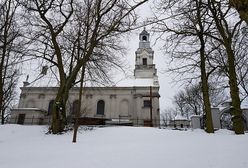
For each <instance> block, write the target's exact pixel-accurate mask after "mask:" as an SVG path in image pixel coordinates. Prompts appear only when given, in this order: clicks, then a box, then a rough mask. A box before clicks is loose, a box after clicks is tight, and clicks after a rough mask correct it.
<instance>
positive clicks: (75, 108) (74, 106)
mask: <svg viewBox="0 0 248 168" xmlns="http://www.w3.org/2000/svg"><path fill="white" fill-rule="evenodd" d="M78 110H79V100H75V101H74V102H73V103H72V115H76V114H77V113H78Z"/></svg>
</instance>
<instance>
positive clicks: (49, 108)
mask: <svg viewBox="0 0 248 168" xmlns="http://www.w3.org/2000/svg"><path fill="white" fill-rule="evenodd" d="M53 104H54V100H51V101H50V102H49V105H48V110H47V115H51V114H52V110H53Z"/></svg>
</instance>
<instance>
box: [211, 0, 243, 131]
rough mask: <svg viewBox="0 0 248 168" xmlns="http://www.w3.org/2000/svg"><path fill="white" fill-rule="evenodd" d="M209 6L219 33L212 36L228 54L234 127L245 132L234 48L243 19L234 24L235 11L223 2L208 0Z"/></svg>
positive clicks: (227, 69)
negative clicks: (230, 17)
mask: <svg viewBox="0 0 248 168" xmlns="http://www.w3.org/2000/svg"><path fill="white" fill-rule="evenodd" d="M208 7H209V10H210V11H211V17H212V18H213V20H214V23H215V26H216V29H217V31H218V33H217V34H215V35H212V36H211V37H212V38H213V39H215V40H216V42H218V43H220V44H221V45H222V46H223V47H224V49H225V54H226V56H227V66H226V72H227V74H228V79H229V86H230V95H231V98H232V106H233V109H234V110H233V114H232V115H233V119H232V120H233V128H234V131H235V133H236V134H244V126H243V117H242V110H241V108H240V105H241V101H240V97H239V93H240V92H239V88H238V79H237V72H236V67H237V66H236V61H237V59H236V58H237V56H236V54H235V50H234V49H235V48H234V45H233V43H234V36H235V34H236V33H237V30H238V28H239V25H240V24H241V23H242V21H237V22H235V23H234V25H231V24H230V23H229V22H228V16H230V15H232V17H233V18H235V13H234V12H232V11H231V10H230V7H229V6H228V5H227V4H225V3H223V2H218V1H215V0H208Z"/></svg>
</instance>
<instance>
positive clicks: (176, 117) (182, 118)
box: [175, 114, 188, 120]
mask: <svg viewBox="0 0 248 168" xmlns="http://www.w3.org/2000/svg"><path fill="white" fill-rule="evenodd" d="M175 120H188V119H187V118H186V117H184V116H182V115H181V114H177V115H176V116H175Z"/></svg>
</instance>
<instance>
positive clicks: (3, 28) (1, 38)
mask: <svg viewBox="0 0 248 168" xmlns="http://www.w3.org/2000/svg"><path fill="white" fill-rule="evenodd" d="M18 6H19V4H18V3H17V2H16V1H15V0H3V1H1V2H0V20H1V22H0V79H1V80H0V108H1V109H0V114H1V123H2V124H4V123H5V119H6V117H7V116H8V114H7V113H8V112H9V110H10V107H11V105H13V99H14V98H15V94H14V93H15V88H16V84H17V80H18V73H19V71H18V70H17V64H18V62H19V61H20V59H21V54H22V50H23V48H24V43H22V40H21V37H22V36H21V34H20V29H19V27H18V25H17V22H16V16H17V8H18ZM22 47H23V48H22Z"/></svg>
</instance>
